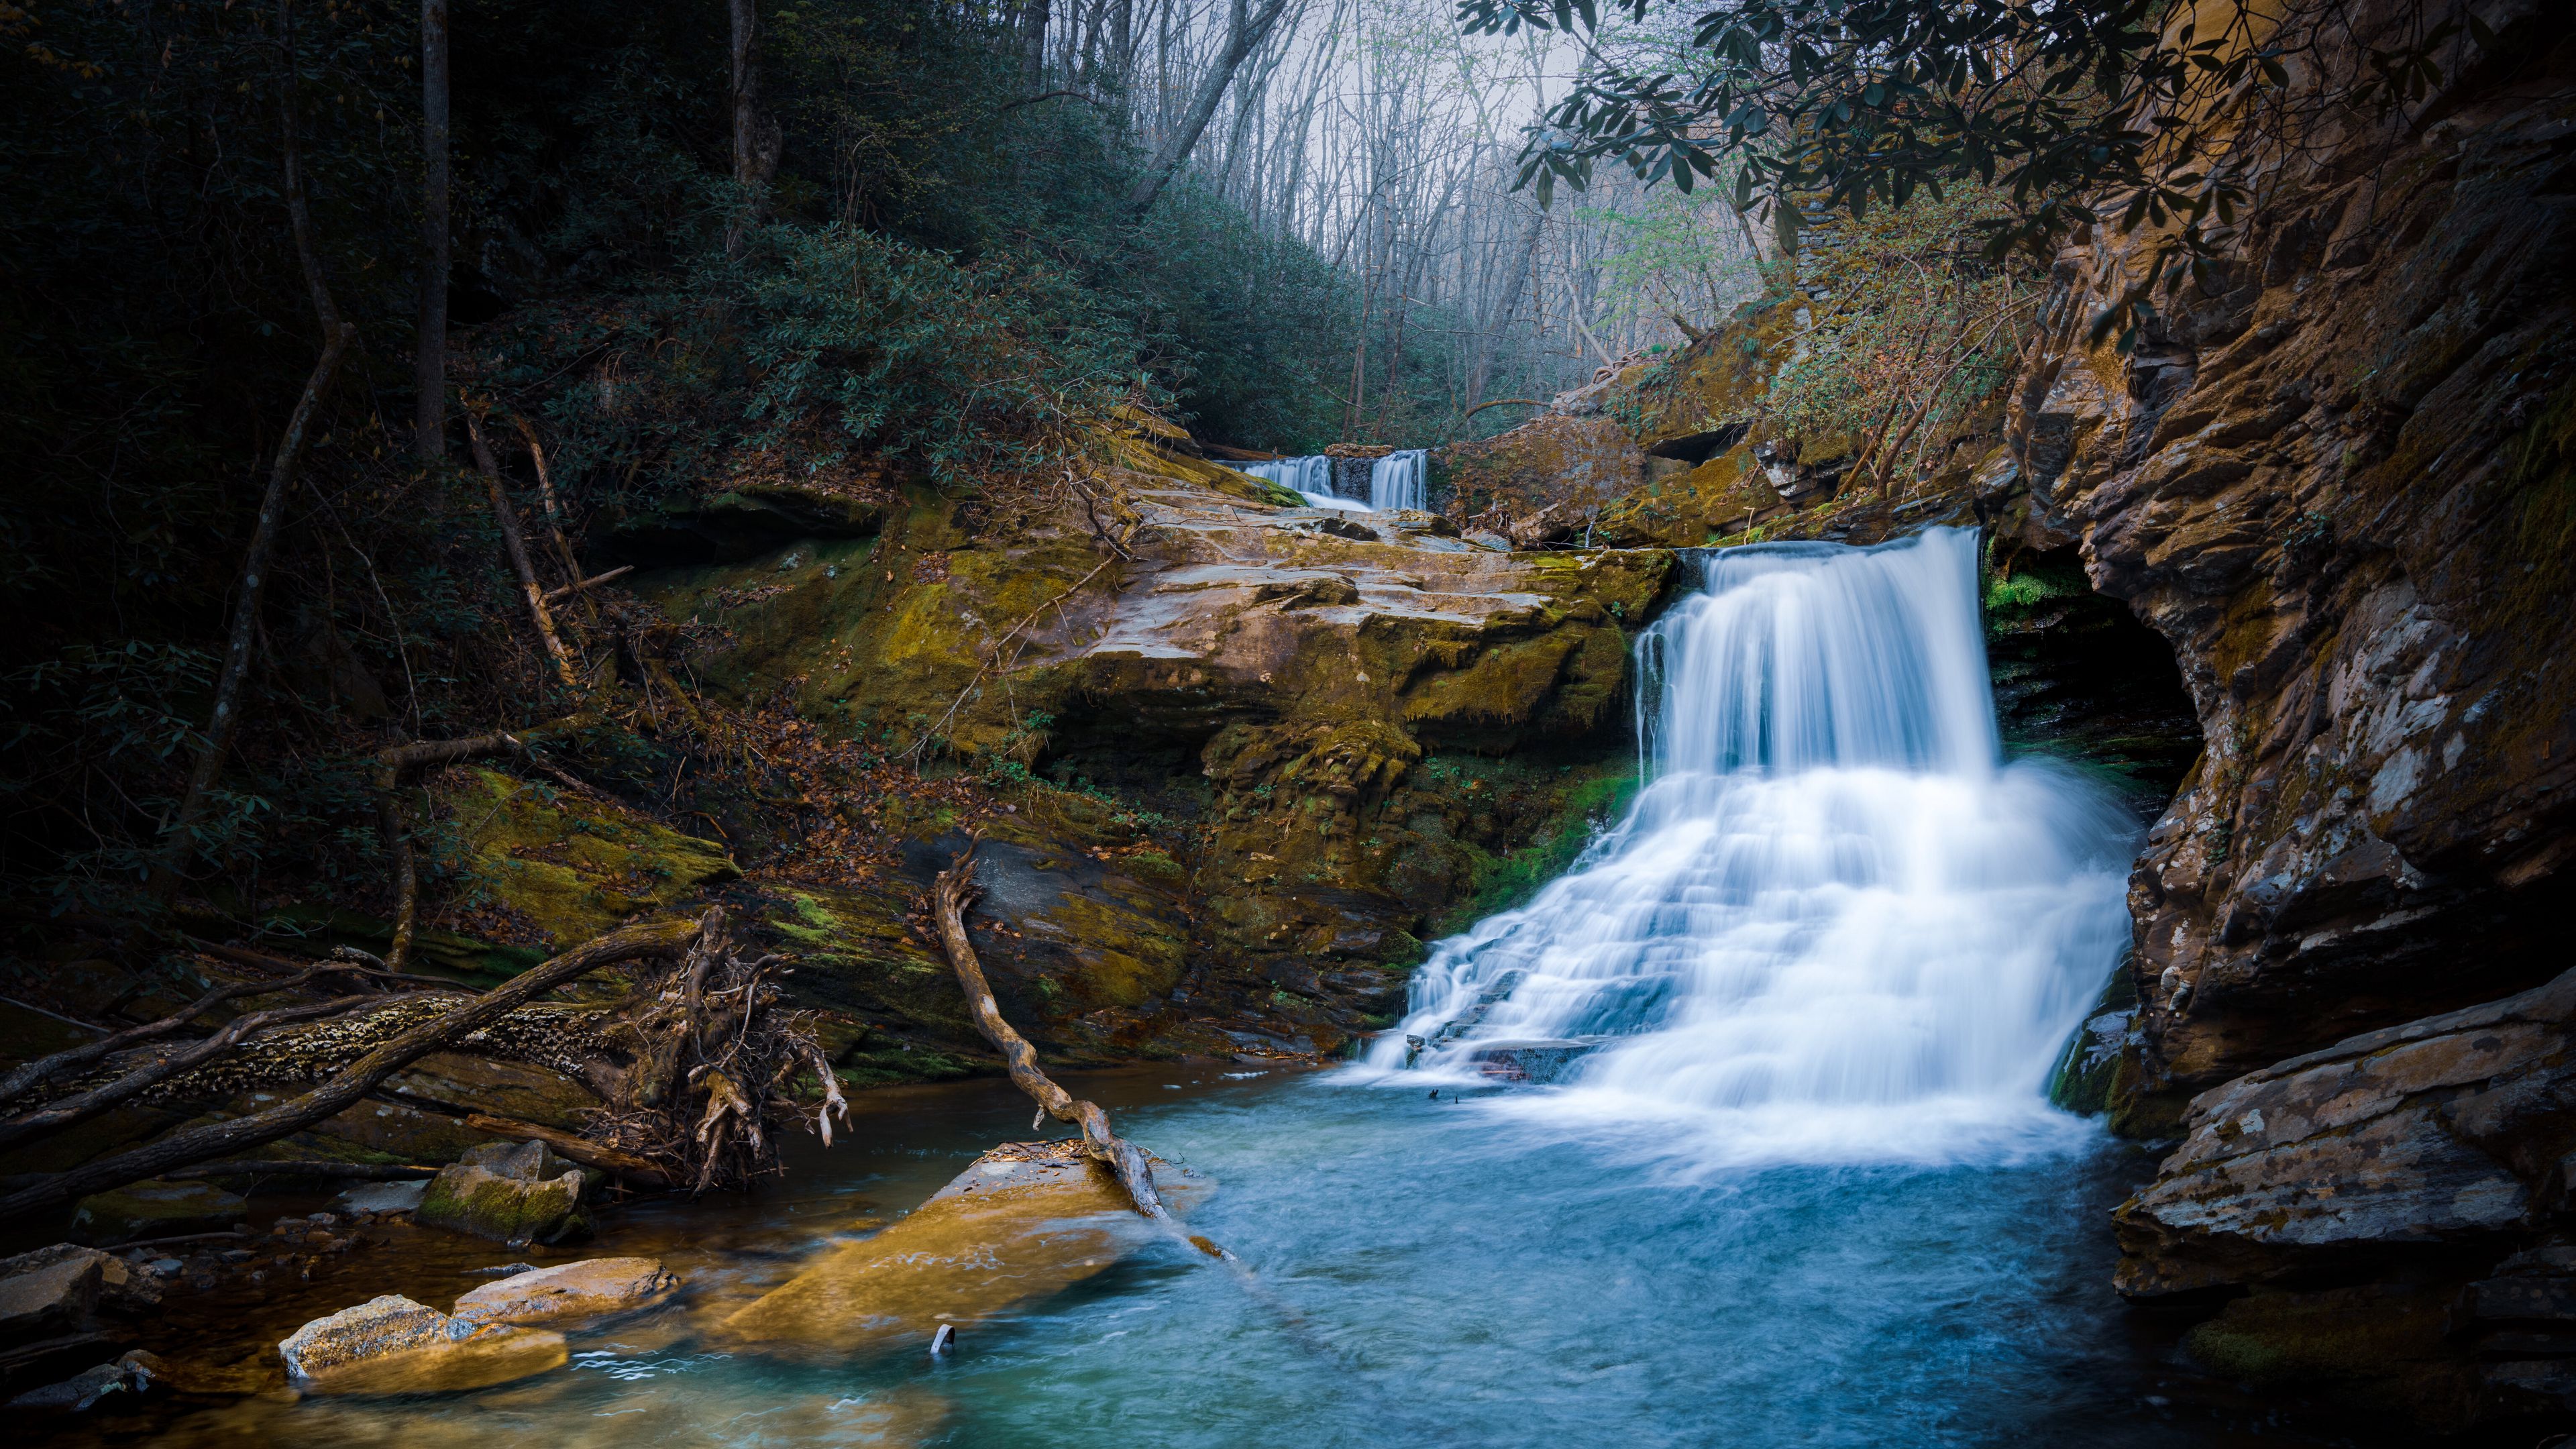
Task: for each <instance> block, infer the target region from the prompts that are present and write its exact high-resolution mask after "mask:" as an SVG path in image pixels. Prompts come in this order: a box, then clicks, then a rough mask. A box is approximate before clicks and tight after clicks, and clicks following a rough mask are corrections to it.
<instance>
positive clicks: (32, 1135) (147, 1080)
mask: <svg viewBox="0 0 2576 1449" xmlns="http://www.w3.org/2000/svg"><path fill="white" fill-rule="evenodd" d="M270 989H271V990H274V989H276V988H274V987H271V988H270ZM383 1004H385V998H384V997H382V996H376V995H370V996H343V997H339V998H337V999H336V1000H332V1001H324V1002H319V1003H315V1004H312V1005H307V1006H281V1007H278V1008H276V1009H275V1010H272V1011H254V1012H252V1013H250V1014H249V1015H248V1016H240V1017H235V1018H234V1019H233V1020H232V1021H230V1022H228V1023H226V1024H225V1026H224V1029H223V1030H221V1031H219V1032H216V1033H215V1034H214V1035H213V1036H210V1037H207V1038H205V1039H204V1040H202V1041H198V1042H193V1043H190V1044H189V1045H187V1046H185V1047H182V1048H180V1049H179V1050H177V1051H174V1052H169V1053H165V1054H163V1055H161V1056H158V1057H155V1058H153V1059H152V1060H151V1061H148V1062H145V1063H143V1064H142V1065H140V1066H136V1067H132V1068H129V1069H127V1070H126V1071H124V1072H122V1073H120V1074H119V1075H117V1076H116V1077H115V1078H114V1079H113V1080H111V1081H108V1082H105V1083H102V1084H101V1085H99V1086H96V1087H92V1088H91V1089H89V1090H88V1091H86V1092H76V1093H74V1094H72V1095H71V1096H68V1097H64V1098H61V1099H59V1100H57V1101H52V1102H48V1103H46V1104H45V1105H44V1106H42V1107H39V1108H36V1109H35V1110H34V1111H31V1112H22V1113H20V1114H18V1115H17V1116H15V1117H12V1118H10V1119H9V1120H8V1121H6V1122H0V1151H6V1150H8V1149H9V1148H12V1147H15V1146H17V1145H19V1144H20V1143H22V1142H30V1141H33V1140H35V1139H36V1138H39V1137H50V1136H53V1135H54V1134H55V1133H57V1132H61V1131H63V1130H65V1129H67V1128H71V1127H77V1126H79V1125H80V1124H81V1123H83V1122H86V1121H88V1120H89V1119H91V1118H92V1117H95V1116H97V1115H99V1114H100V1113H102V1112H106V1111H110V1110H112V1109H114V1108H117V1107H121V1106H123V1105H125V1104H126V1103H127V1102H131V1101H133V1100H134V1099H135V1098H137V1097H139V1096H142V1095H143V1094H144V1093H145V1092H148V1091H150V1090H151V1089H152V1088H154V1087H157V1086H159V1085H160V1084H162V1083H163V1082H166V1081H168V1080H170V1079H171V1078H172V1077H175V1076H178V1075H180V1074H181V1073H183V1072H189V1071H193V1070H195V1069H196V1068H198V1067H201V1066H203V1065H205V1064H206V1063H207V1062H210V1061H213V1060H214V1059H215V1058H217V1057H219V1056H222V1055H223V1054H224V1053H226V1052H228V1051H231V1050H232V1049H233V1048H234V1047H236V1046H238V1045H240V1044H241V1043H242V1042H243V1041H245V1040H248V1039H249V1038H250V1037H251V1036H253V1035H254V1034H256V1033H258V1032H261V1031H265V1030H267V1029H268V1028H270V1027H272V1026H284V1025H285V1024H287V1023H288V1022H294V1021H311V1020H314V1019H315V1018H317V1017H325V1016H338V1015H341V1014H342V1013H345V1012H350V1011H355V1010H357V1009H358V1008H360V1007H363V1006H381V1005H383Z"/></svg>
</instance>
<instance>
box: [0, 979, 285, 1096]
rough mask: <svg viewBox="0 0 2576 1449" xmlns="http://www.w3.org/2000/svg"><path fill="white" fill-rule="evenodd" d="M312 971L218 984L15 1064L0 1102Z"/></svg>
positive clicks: (1, 1081) (3, 1082)
mask: <svg viewBox="0 0 2576 1449" xmlns="http://www.w3.org/2000/svg"><path fill="white" fill-rule="evenodd" d="M311 974H312V973H311V972H306V973H304V975H302V976H298V977H296V978H295V979H294V980H292V981H241V982H235V983H232V984H230V985H226V986H218V987H216V988H215V989H214V990H212V991H209V992H207V993H206V994H205V995H203V996H200V997H198V998H197V999H196V1001H195V1002H194V1003H192V1004H190V1005H189V1006H187V1007H184V1008H182V1009H181V1010H178V1011H174V1012H172V1013H171V1014H169V1015H168V1016H165V1017H162V1018H161V1019H160V1020H158V1021H147V1022H145V1023H144V1024H143V1025H141V1026H135V1027H128V1028H126V1029H125V1030H123V1031H120V1032H117V1033H115V1034H113V1035H110V1036H104V1037H101V1038H99V1039H98V1040H97V1041H94V1042H89V1043H87V1044H85V1045H82V1046H76V1047H72V1048H70V1049H69V1050H66V1051H59V1052H56V1053H54V1054H53V1055H52V1056H49V1057H38V1058H36V1059H35V1060H34V1061H32V1062H27V1063H24V1064H22V1065H20V1066H18V1067H17V1068H15V1069H14V1070H12V1071H11V1072H10V1073H9V1075H8V1076H6V1077H0V1102H8V1101H14V1100H16V1099H17V1098H19V1097H21V1096H24V1095H26V1094H27V1093H28V1092H30V1091H32V1090H34V1089H35V1088H37V1087H40V1086H42V1085H44V1084H45V1083H46V1082H49V1081H51V1080H53V1079H54V1078H56V1077H59V1076H61V1075H62V1074H63V1073H65V1072H68V1071H70V1070H72V1069H73V1068H75V1067H85V1066H87V1065H89V1064H90V1063H91V1062H94V1061H97V1060H98V1059H100V1058H101V1057H106V1056H112V1055H114V1054H116V1053H117V1052H121V1051H123V1050H125V1049H126V1048H127V1047H130V1046H137V1045H140V1044H141V1043H143V1042H147V1041H150V1040H152V1039H153V1038H154V1037H159V1036H167V1035H169V1034H170V1033H171V1032H174V1031H177V1030H178V1029H179V1028H181V1027H183V1026H186V1025H187V1024H188V1023H189V1022H192V1021H194V1020H196V1019H197V1018H198V1017H201V1016H203V1015H205V1014H206V1013H207V1012H209V1011H212V1010H214V1009H215V1008H216V1007H218V1006H221V1005H223V1004H224V1003H225V1002H227V1001H230V1000H232V999H233V998H234V997H236V996H259V995H264V994H266V993H268V992H271V991H283V990H286V989H288V988H289V987H293V986H298V985H301V984H303V982H304V979H305V977H306V976H310V975H311Z"/></svg>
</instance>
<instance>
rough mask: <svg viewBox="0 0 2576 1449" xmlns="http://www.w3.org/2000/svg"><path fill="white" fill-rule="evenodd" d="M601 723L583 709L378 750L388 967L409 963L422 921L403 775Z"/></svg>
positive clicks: (522, 747)
mask: <svg viewBox="0 0 2576 1449" xmlns="http://www.w3.org/2000/svg"><path fill="white" fill-rule="evenodd" d="M597 723H599V716H598V715H595V714H592V713H591V712H589V711H587V710H584V711H581V712H579V713H575V714H568V715H565V716H564V717H563V718H562V719H559V720H553V721H549V722H548V723H545V724H541V725H538V726H537V727H536V728H534V729H529V730H521V731H519V732H517V733H515V734H512V733H509V732H506V731H504V732H500V733H495V734H488V735H468V736H466V737H465V738H463V739H457V740H419V741H415V742H414V743H411V744H408V745H392V746H389V747H387V748H386V749H384V750H382V751H380V752H379V753H378V754H377V755H376V833H377V834H378V835H379V836H381V837H382V838H383V840H384V846H385V854H386V856H387V857H388V858H390V859H391V860H392V862H393V867H394V938H393V944H392V945H391V946H389V947H387V948H386V950H385V958H384V964H385V969H386V970H387V971H389V972H393V973H396V974H399V973H400V972H401V971H402V969H403V967H404V966H406V965H408V964H410V961H411V940H412V935H413V933H414V932H415V931H416V930H417V929H418V927H419V924H420V862H419V861H417V860H415V859H414V858H413V856H412V852H411V831H410V830H409V829H408V828H407V827H406V826H405V824H404V821H403V818H402V802H401V800H400V799H398V798H397V794H398V792H399V791H400V790H401V789H402V782H403V779H404V777H406V776H408V775H410V774H411V773H412V772H413V771H415V770H425V769H428V768H430V767H432V766H435V765H454V764H461V763H463V762H464V761H467V760H474V759H482V758H485V757H487V756H491V755H505V754H506V755H516V754H525V753H526V752H527V748H528V746H529V745H530V744H532V743H534V742H536V741H538V740H542V739H545V738H546V737H548V736H550V735H558V734H569V733H571V732H572V731H574V730H579V729H587V728H589V727H590V726H592V725H595V724H597Z"/></svg>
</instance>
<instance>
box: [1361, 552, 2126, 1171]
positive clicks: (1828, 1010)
mask: <svg viewBox="0 0 2576 1449" xmlns="http://www.w3.org/2000/svg"><path fill="white" fill-rule="evenodd" d="M1976 589H1977V574H1976V536H1975V534H1974V533H1972V532H1969V531H1964V530H1957V529H1934V530H1931V531H1930V532H1928V533H1926V534H1924V535H1921V536H1920V537H1918V538H1916V539H1913V540H1909V541H1908V542H1905V543H1903V544H1899V545H1894V546H1889V547H1884V548H1878V549H1850V548H1840V547H1835V546H1832V545H1816V544H1805V545H1789V546H1772V547H1758V548H1750V549H1738V550H1732V551H1729V552H1726V553H1722V554H1718V555H1715V556H1713V557H1711V558H1710V559H1709V560H1708V563H1707V565H1706V581H1705V583H1704V585H1703V586H1702V588H1701V589H1700V590H1699V592H1698V593H1697V594H1695V595H1694V596H1693V597H1691V598H1689V599H1687V600H1685V601H1684V602H1682V603H1681V604H1680V605H1678V606H1677V607H1675V608H1674V609H1673V610H1672V611H1671V612H1670V614H1668V615H1667V616H1666V617H1665V618H1664V619H1663V620H1662V621H1661V622H1659V623H1658V624H1656V625H1655V626H1654V627H1653V628H1651V629H1650V630H1648V631H1647V633H1646V635H1645V636H1644V637H1643V638H1642V639H1641V640H1640V643H1639V665H1640V667H1639V671H1638V673H1639V700H1638V705H1639V709H1638V715H1639V721H1640V726H1639V730H1640V732H1639V748H1640V754H1641V767H1642V769H1643V771H1644V773H1645V777H1646V781H1647V783H1646V785H1645V788H1644V789H1643V790H1642V791H1641V793H1640V794H1639V796H1638V798H1637V801H1636V803H1635V804H1634V806H1632V807H1631V809H1630V810H1629V812H1628V814H1627V817H1626V818H1625V819H1623V820H1622V821H1620V822H1619V824H1618V825H1617V826H1616V827H1614V828H1613V829H1611V830H1610V831H1609V832H1608V833H1607V834H1605V835H1604V836H1603V837H1602V838H1601V839H1600V840H1599V841H1597V842H1596V843H1595V844H1594V845H1593V847H1592V848H1591V849H1590V850H1589V851H1587V852H1586V853H1585V855H1584V857H1583V858H1582V859H1581V860H1580V861H1578V862H1577V863H1576V866H1575V868H1574V869H1573V870H1572V871H1570V872H1569V873H1568V874H1567V875H1566V876H1565V877H1563V878H1562V879H1560V880H1557V881H1555V882H1554V883H1552V884H1550V885H1549V886H1547V887H1546V888H1545V889H1544V890H1542V891H1541V892H1540V893H1539V895H1538V896H1537V897H1536V898H1535V899H1534V900H1532V901H1531V902H1530V903H1529V904H1528V905H1527V906H1525V907H1523V908H1521V909H1519V910H1516V911H1509V912H1505V913H1504V914H1502V915H1499V916H1495V917H1492V918H1490V919H1488V920H1486V921H1483V922H1481V923H1479V924H1478V925H1477V926H1476V927H1474V928H1473V929H1472V930H1470V931H1468V932H1466V933H1465V934H1464V935H1460V936H1456V937H1452V938H1450V939H1448V940H1445V941H1442V942H1440V943H1439V944H1438V945H1437V946H1436V947H1435V948H1434V949H1433V952H1432V955H1431V959H1430V961H1429V962H1428V963H1427V964H1426V965H1425V966H1424V968H1423V969H1422V970H1421V972H1420V973H1419V974H1418V975H1417V976H1416V978H1415V981H1414V986H1413V1000H1412V1007H1413V1009H1412V1011H1411V1012H1410V1014H1409V1015H1408V1016H1407V1017H1406V1019H1405V1021H1404V1023H1403V1025H1402V1026H1401V1027H1400V1028H1399V1029H1398V1030H1397V1031H1394V1032H1391V1033H1388V1034H1387V1035H1386V1036H1385V1037H1384V1038H1382V1039H1381V1040H1380V1041H1379V1042H1378V1043H1377V1044H1376V1046H1375V1048H1374V1049H1373V1051H1372V1053H1371V1056H1370V1062H1371V1064H1372V1065H1373V1066H1374V1067H1377V1068H1379V1069H1381V1074H1382V1073H1383V1072H1384V1071H1387V1070H1391V1069H1394V1068H1397V1067H1400V1066H1402V1065H1403V1064H1404V1063H1405V1062H1406V1060H1407V1058H1408V1056H1414V1057H1415V1063H1414V1064H1415V1066H1416V1067H1417V1068H1418V1069H1420V1070H1427V1071H1431V1072H1434V1073H1442V1074H1449V1075H1457V1074H1462V1073H1467V1072H1471V1071H1472V1070H1473V1057H1474V1054H1475V1053H1476V1052H1477V1051H1478V1050H1479V1049H1480V1048H1484V1049H1490V1048H1491V1047H1492V1046H1493V1045H1494V1044H1496V1043H1500V1042H1508V1041H1524V1040H1532V1039H1542V1040H1567V1039H1572V1040H1577V1041H1594V1042H1598V1043H1599V1047H1598V1049H1597V1050H1596V1051H1594V1052H1593V1053H1592V1054H1591V1055H1589V1056H1587V1057H1585V1058H1583V1059H1582V1060H1581V1061H1580V1062H1579V1063H1578V1064H1577V1065H1576V1067H1575V1068H1574V1069H1573V1072H1572V1074H1571V1076H1570V1078H1569V1079H1568V1084H1567V1085H1566V1086H1564V1087H1562V1088H1560V1089H1555V1090H1545V1091H1533V1092H1527V1093H1519V1094H1513V1095H1512V1096H1511V1097H1509V1098H1508V1099H1497V1106H1498V1109H1499V1110H1504V1111H1508V1112H1511V1113H1514V1114H1517V1115H1521V1116H1525V1117H1531V1118H1536V1119H1540V1120H1545V1121H1552V1122H1555V1123H1558V1124H1561V1125H1564V1126H1568V1127H1578V1128H1582V1129H1586V1130H1603V1129H1609V1130H1614V1131H1615V1132H1617V1133H1618V1135H1622V1136H1630V1137H1632V1139H1633V1140H1634V1141H1636V1142H1637V1143H1638V1144H1639V1145H1640V1151H1641V1152H1644V1153H1647V1154H1649V1155H1654V1156H1659V1157H1663V1158H1666V1159H1668V1160H1673V1161H1678V1162H1682V1163H1686V1164H1699V1165H1708V1166H1727V1165H1735V1164H1741V1163H1751V1162H1780V1161H1789V1162H1848V1161H1918V1162H1921V1161H1959V1160H1971V1159H1986V1160H1991V1159H1995V1158H1999V1157H2006V1156H2011V1155H2014V1154H2017V1153H2020V1152H2025V1151H2029V1150H2034V1149H2044V1148H2047V1147H2050V1146H2053V1145H2058V1144H2062V1143H2065V1142H2068V1141H2071V1140H2074V1139H2076V1138H2078V1137H2080V1136H2081V1135H2082V1129H2081V1128H2080V1127H2079V1126H2078V1124H2077V1123H2076V1122H2075V1121H2074V1119H2072V1118H2069V1117H2067V1116H2065V1115H2064V1114H2061V1113H2058V1112H2055V1111H2053V1110H2052V1109H2050V1108H2049V1106H2048V1105H2047V1102H2046V1100H2045V1093H2046V1086H2047V1077H2048V1073H2049V1070H2050V1067H2051V1065H2052V1064H2053V1062H2054V1061H2055V1059H2056V1056H2057V1053H2058V1051H2059V1049H2060V1048H2061V1047H2062V1046H2063V1044H2064V1043H2065V1041H2066V1039H2067V1037H2068V1034H2069V1033H2070V1032H2072V1031H2073V1030H2074V1029H2075V1027H2076V1025H2077V1024H2078V1022H2079V1021H2080V1020H2081V1018H2082V1017H2083V1014H2084V1012H2085V1009H2086V1007H2087V1006H2088V1005H2089V1004H2090V1002H2091V1001H2092V999H2093V997H2094V994H2095V992H2096V991H2097V990H2098V989H2099V987H2100V986H2101V984H2102V982H2103V981H2104V980H2105V979H2106V978H2107V977H2108V975H2109V974H2110V972H2111V970H2112V969H2113V967H2114V965H2115V964H2116V963H2117V961H2118V958H2119V953H2120V951H2121V949H2122V947H2123V945H2124V944H2125V942H2126V941H2127V938H2128V921H2127V916H2126V912H2125V910H2124V909H2123V893H2124V874H2125V861H2126V859H2127V856H2128V854H2129V852H2130V850H2131V848H2132V847H2133V845H2134V837H2135V830H2134V827H2133V826H2132V825H2131V824H2130V823H2129V822H2128V821H2127V820H2126V818H2125V817H2124V816H2123V815H2122V814H2121V813H2120V811H2119V810H2118V808H2117V806H2116V805H2114V804H2113V803H2112V802H2111V801H2110V800H2109V799H2108V798H2107V796H2105V795H2104V794H2103V793H2102V792H2100V791H2098V790H2097V789H2095V788H2093V787H2091V786H2090V785H2089V784H2087V783H2086V782H2084V781H2083V780H2082V779H2081V778H2080V777H2078V776H2076V775H2074V774H2073V773H2072V772H2071V771H2067V770H2064V769H2062V768H2057V767H2052V766H2050V765H2048V764H2046V763H2044V762H2023V763H2017V764H2014V765H2010V766H2006V765H2004V764H2003V763H2002V762H2001V759H2000V750H1999V747H1998V743H1997V737H1996V732H1995V722H1994V711H1993V705H1992V702H1991V698H1990V693H1989V688H1988V684H1987V678H1986V671H1985V649H1984V644H1983V636H1982V634H1981V631H1980V628H1979V620H1978V612H1977V594H1976ZM1408 1036H1410V1037H1415V1038H1420V1039H1422V1040H1423V1041H1424V1042H1425V1043H1426V1045H1425V1046H1424V1047H1423V1048H1422V1049H1421V1050H1420V1051H1419V1052H1418V1054H1416V1053H1415V1052H1414V1049H1413V1048H1411V1047H1409V1046H1408V1044H1407V1042H1406V1038H1407V1037H1408ZM1380 1079H1383V1076H1382V1075H1381V1078H1380Z"/></svg>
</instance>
